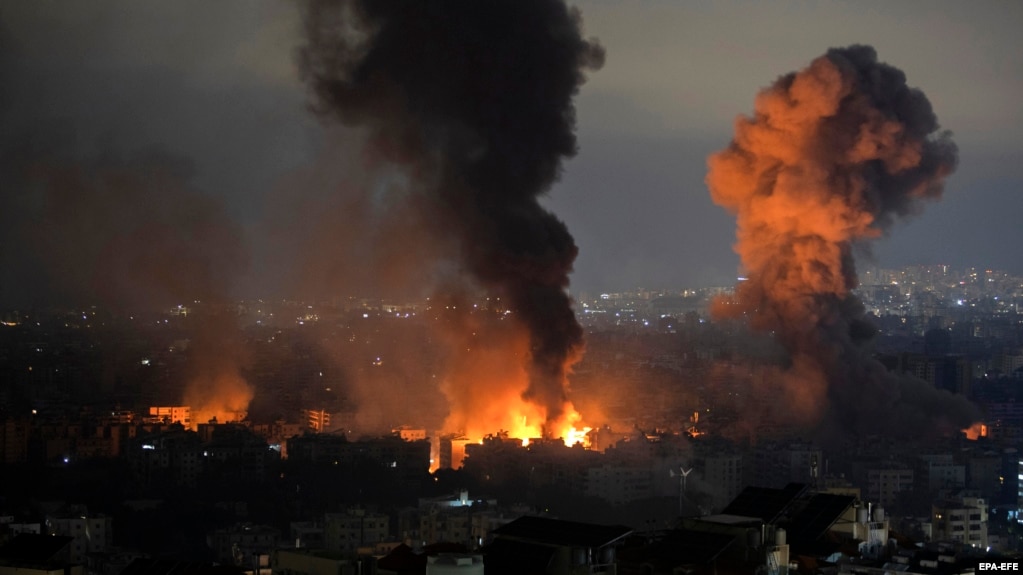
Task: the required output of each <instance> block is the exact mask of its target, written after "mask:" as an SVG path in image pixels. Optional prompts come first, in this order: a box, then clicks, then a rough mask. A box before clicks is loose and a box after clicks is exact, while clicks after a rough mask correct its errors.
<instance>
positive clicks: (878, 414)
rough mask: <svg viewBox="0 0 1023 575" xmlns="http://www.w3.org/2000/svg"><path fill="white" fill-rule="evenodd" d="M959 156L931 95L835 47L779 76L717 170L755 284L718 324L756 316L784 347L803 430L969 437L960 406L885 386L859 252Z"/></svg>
mask: <svg viewBox="0 0 1023 575" xmlns="http://www.w3.org/2000/svg"><path fill="white" fill-rule="evenodd" d="M956 155H957V150H956V146H955V145H954V144H953V142H952V141H951V139H950V134H949V133H947V132H943V131H941V130H940V128H939V125H938V121H937V118H936V117H935V115H934V112H933V111H932V109H931V104H930V102H929V101H928V100H927V98H926V97H925V96H924V94H923V93H922V92H920V91H919V90H917V89H914V88H910V87H909V86H907V85H906V78H905V75H904V74H903V73H902V72H901V71H900V70H898V69H896V68H893V67H892V66H889V65H887V64H884V63H880V62H878V60H877V55H876V53H875V51H874V49H873V48H871V47H868V46H852V47H849V48H844V49H832V50H829V51H828V52H827V54H825V55H824V56H822V57H820V58H817V59H816V60H814V61H813V63H812V64H810V66H809V67H808V68H806V69H805V70H802V71H800V72H798V73H791V74H788V75H786V76H783V77H781V78H779V79H778V80H777V81H776V82H775V83H774V84H773V85H772V86H770V87H769V88H767V89H765V90H763V91H762V92H761V93H760V94H759V95H758V96H757V98H756V102H755V106H754V113H753V116H752V117H740V118H739V119H738V120H737V121H736V125H735V137H734V139H733V140H732V142H731V143H730V145H729V146H728V148H727V149H725V150H723V151H721V152H719V153H717V154H715V155H713V156H712V157H711V158H710V160H709V167H710V171H709V174H708V176H707V183H708V186H709V187H710V191H711V195H712V197H713V199H714V201H715V202H716V203H718V204H719V205H721V206H723V207H725V208H727V209H728V210H730V211H731V212H733V213H735V215H736V217H737V219H738V231H737V233H736V236H737V242H736V244H735V250H736V251H737V252H738V254H739V255H740V257H741V260H742V265H743V267H744V268H745V272H746V275H747V276H748V279H747V280H746V281H744V282H741V283H740V284H739V285H738V286H737V288H736V294H735V297H734V298H733V299H731V300H729V301H722V302H718V305H717V309H716V312H718V314H719V315H724V316H732V317H741V316H746V317H748V318H749V321H750V323H751V324H752V326H753V327H754V328H755V329H757V330H760V331H764V332H772V333H774V334H775V336H776V337H777V339H778V340H779V341H780V342H781V343H782V344H783V345H784V346H785V348H786V349H787V350H788V352H789V354H790V357H791V364H790V365H789V367H788V369H787V370H786V371H785V373H784V375H783V377H782V379H783V389H782V391H783V393H784V395H785V397H786V399H787V400H788V402H789V404H790V405H791V406H792V407H794V408H795V409H796V412H797V414H799V415H801V416H802V421H803V422H804V423H815V422H817V421H820V420H821V419H822V418H823V420H824V421H825V422H826V423H828V424H838V425H839V426H840V428H841V429H842V430H844V431H845V432H857V433H871V432H882V431H897V430H902V431H919V430H923V429H933V428H934V427H935V426H938V427H941V426H942V424H944V426H945V427H950V426H954V427H955V428H962V427H967V426H968V425H969V424H970V423H971V420H972V419H973V418H974V417H975V416H976V414H975V412H974V409H973V408H972V406H971V405H970V404H969V402H967V401H966V400H965V399H963V398H962V397H958V396H953V395H951V394H948V393H946V392H943V391H937V390H935V389H933V388H931V387H929V386H927V385H926V384H924V383H923V382H920V381H910V380H905V379H900V378H896V377H894V376H891V375H889V374H888V373H887V372H886V371H885V369H884V368H883V366H882V365H881V364H880V363H878V362H877V361H875V360H873V359H871V358H870V357H869V355H868V352H867V349H866V348H865V344H866V343H867V342H868V341H869V340H870V338H871V337H872V335H873V333H874V331H873V328H872V327H871V326H869V324H868V323H866V321H865V319H864V310H863V307H862V305H861V303H860V301H859V300H858V299H857V298H856V297H855V296H854V295H853V294H852V293H851V290H852V289H854V288H855V287H856V286H857V277H856V270H855V267H854V261H853V251H854V248H855V247H857V246H859V245H861V242H864V241H865V240H869V239H872V238H876V237H879V236H881V235H883V233H884V232H885V230H886V229H887V228H888V226H889V225H890V224H891V223H892V222H893V220H894V219H896V218H897V217H901V216H906V215H909V214H912V213H914V212H916V211H917V210H919V208H920V206H921V203H922V201H923V200H928V199H937V198H939V197H940V195H941V193H942V187H943V182H944V179H945V178H946V177H947V176H948V175H949V174H950V173H952V171H953V170H954V169H955V167H956Z"/></svg>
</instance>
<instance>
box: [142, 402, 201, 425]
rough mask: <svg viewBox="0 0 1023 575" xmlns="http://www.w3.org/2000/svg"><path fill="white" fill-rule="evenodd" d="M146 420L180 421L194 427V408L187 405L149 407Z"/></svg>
mask: <svg viewBox="0 0 1023 575" xmlns="http://www.w3.org/2000/svg"><path fill="white" fill-rule="evenodd" d="M145 420H146V421H152V422H154V423H180V424H181V425H184V426H185V427H192V408H191V407H189V406H187V405H175V406H153V407H150V408H149V417H147V418H145Z"/></svg>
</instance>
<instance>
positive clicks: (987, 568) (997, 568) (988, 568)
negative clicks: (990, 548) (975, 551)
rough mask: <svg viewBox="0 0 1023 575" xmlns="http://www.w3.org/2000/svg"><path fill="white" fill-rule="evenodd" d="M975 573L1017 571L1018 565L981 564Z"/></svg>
mask: <svg viewBox="0 0 1023 575" xmlns="http://www.w3.org/2000/svg"><path fill="white" fill-rule="evenodd" d="M977 571H1019V563H981V564H979V565H977Z"/></svg>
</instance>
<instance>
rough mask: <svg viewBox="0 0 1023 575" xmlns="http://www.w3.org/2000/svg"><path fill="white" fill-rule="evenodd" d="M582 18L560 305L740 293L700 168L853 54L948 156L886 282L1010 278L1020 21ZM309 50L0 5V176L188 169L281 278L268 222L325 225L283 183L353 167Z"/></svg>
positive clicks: (137, 15) (50, 7) (24, 277)
mask: <svg viewBox="0 0 1023 575" xmlns="http://www.w3.org/2000/svg"><path fill="white" fill-rule="evenodd" d="M573 4H574V5H575V6H577V7H578V8H579V10H580V11H581V13H582V17H583V22H584V34H585V35H586V36H587V37H593V38H596V39H597V40H598V41H599V43H600V44H601V45H602V46H603V47H604V48H605V50H606V60H605V63H604V65H603V67H602V68H601V69H600V70H597V71H591V72H587V77H588V81H587V82H586V83H585V84H584V85H583V86H582V88H581V90H580V93H579V95H578V97H577V99H576V105H577V133H578V138H579V141H578V143H579V153H578V155H577V156H576V157H575V158H572V159H569V160H568V161H567V162H566V163H565V169H564V173H563V175H562V177H561V181H560V182H558V183H557V184H555V186H554V187H553V188H552V189H551V191H550V194H549V197H548V199H547V200H546V205H547V206H548V207H549V208H550V209H551V210H553V211H554V212H555V213H556V214H557V215H558V216H559V217H561V218H562V219H563V220H564V221H565V222H566V224H567V225H568V228H569V230H570V232H571V233H572V234H573V235H574V236H575V239H576V243H577V244H578V246H579V257H578V259H577V261H576V266H575V270H576V271H575V273H574V274H573V276H572V288H571V289H572V291H573V292H577V291H588V292H590V293H593V292H594V291H603V290H615V289H629V288H632V287H637V286H643V287H654V288H668V287H679V288H681V287H699V286H707V285H728V284H731V283H732V282H733V281H734V278H735V276H736V275H737V273H738V271H739V270H738V257H737V256H736V255H735V254H734V253H733V251H732V247H731V246H732V243H733V238H734V233H735V224H734V219H733V218H732V216H730V215H729V214H727V213H726V212H725V211H724V210H722V209H721V208H719V207H717V206H715V205H713V203H712V202H711V200H710V195H709V193H708V190H707V186H706V185H705V183H704V178H705V177H706V174H707V167H706V161H707V157H708V156H709V155H710V154H712V153H714V152H716V151H718V150H720V149H721V148H723V147H725V146H726V145H727V143H728V141H729V139H730V138H731V134H732V131H733V123H734V120H735V118H736V116H738V115H740V114H747V113H749V112H750V111H751V110H752V106H753V100H754V97H755V95H756V93H757V91H758V90H760V89H762V88H764V87H766V86H768V85H769V84H771V83H772V82H773V81H774V80H775V79H776V78H777V77H778V76H780V75H783V74H786V73H788V72H792V71H795V70H798V69H801V68H803V67H805V66H807V65H808V64H809V63H810V62H811V61H812V60H813V59H814V58H816V57H818V56H820V55H822V54H823V53H824V52H825V51H827V49H828V48H831V47H844V46H848V45H851V44H868V45H871V46H873V47H874V48H875V49H876V50H877V53H878V57H879V59H880V60H881V61H883V62H887V63H889V64H891V65H892V66H895V67H897V68H899V69H901V70H903V71H904V72H905V73H906V76H907V79H908V83H909V85H911V86H915V87H917V88H919V89H921V90H922V91H923V92H924V93H925V94H926V95H927V97H928V98H929V99H930V101H931V104H932V105H933V108H934V111H935V113H936V114H937V116H938V119H939V122H940V123H941V125H942V127H943V128H945V129H948V130H951V131H952V132H953V134H954V140H955V142H956V144H957V145H958V147H959V168H958V170H957V171H956V173H955V174H953V175H952V177H951V178H950V179H949V180H948V182H947V185H946V189H945V195H944V199H942V200H941V201H940V202H931V203H929V204H928V205H926V206H925V208H924V210H923V211H922V213H920V214H918V215H916V216H914V217H912V218H910V219H909V220H907V221H905V222H901V223H899V224H897V225H896V226H894V228H893V230H892V233H891V235H890V237H888V238H884V239H881V240H878V241H877V242H875V244H874V246H873V252H874V255H875V257H876V260H877V263H878V265H882V266H900V265H906V264H917V263H919V264H938V263H947V264H951V265H953V266H960V267H961V266H978V267H986V268H995V269H1003V270H1007V271H1010V272H1014V273H1023V256H1021V255H1020V249H1021V246H1023V35H1021V34H1020V33H1019V30H1021V29H1023V4H1021V3H1017V2H1003V1H992V2H937V1H926V2H925V1H920V2H910V1H901V2H819V3H813V2H796V1H775V2H676V1H646V0H635V1H623V0H614V1H612V0H588V1H580V2H574V3H573ZM301 43H302V37H301V27H300V16H299V11H298V9H297V5H296V4H294V3H291V2H283V1H281V2H268V1H261V2H251V1H248V0H244V1H217V2H206V1H173V2H157V1H132V2H129V1H119V2H110V1H93V2H83V3H58V2H47V1H33V2H17V1H7V0H0V86H3V89H2V92H0V136H2V141H0V152H2V156H0V160H2V162H0V168H2V169H3V170H6V171H7V172H8V173H9V172H11V171H12V169H13V170H15V171H16V170H17V169H18V168H19V167H21V166H20V164H19V162H22V161H23V158H22V155H19V154H18V153H17V151H18V150H21V149H22V148H23V147H24V145H25V144H24V142H28V141H31V142H33V144H32V145H33V146H36V147H42V148H47V149H49V148H59V149H60V150H62V153H66V154H69V155H72V156H76V157H96V156H101V155H104V154H114V155H123V156H132V155H133V154H135V153H136V151H137V150H140V149H149V148H154V147H155V148H158V149H160V150H162V151H163V152H165V153H168V154H171V155H173V156H177V157H181V158H186V159H188V160H190V161H191V163H192V169H193V172H192V174H193V175H192V176H191V180H190V182H189V183H190V186H191V187H192V188H194V189H195V190H198V191H199V192H202V193H204V194H208V195H210V196H212V197H213V198H216V199H219V200H221V201H222V202H223V206H224V210H225V213H226V215H227V216H228V217H229V218H230V219H232V220H233V221H235V222H237V223H238V225H239V226H240V229H242V230H243V231H244V235H246V236H248V243H249V245H250V247H251V248H252V254H253V255H252V256H250V257H249V260H250V261H249V262H248V265H249V272H248V274H249V276H250V277H252V278H263V277H266V276H268V275H269V276H272V275H274V274H275V273H278V270H277V268H276V267H274V266H276V265H278V264H271V263H267V261H266V260H265V258H264V256H263V255H262V254H263V253H264V252H266V251H273V248H272V246H269V247H268V244H272V240H271V239H267V238H268V236H267V235H266V234H265V233H264V232H263V231H262V230H264V229H265V227H264V226H266V225H267V221H269V220H274V219H283V220H286V221H290V222H292V224H293V225H301V222H302V220H301V217H296V216H290V217H289V216H287V215H282V214H280V213H279V212H280V211H281V209H282V206H287V205H290V200H289V198H292V197H294V198H296V202H295V203H298V204H302V205H303V206H304V208H303V209H305V210H307V212H310V213H315V212H317V211H321V210H325V209H329V208H327V207H323V208H318V207H316V206H315V202H314V201H313V200H312V199H310V198H314V197H315V194H306V193H303V192H302V191H299V190H295V189H293V187H294V183H293V182H295V181H296V180H295V174H296V173H304V171H308V170H310V169H311V168H310V167H309V166H310V165H312V164H314V163H315V162H317V161H323V160H322V158H323V157H324V154H323V151H322V150H323V147H324V146H325V145H326V144H325V143H326V142H330V143H331V150H333V153H331V154H326V156H327V157H329V158H333V159H332V160H330V161H332V162H335V163H336V165H337V169H339V170H342V171H343V170H345V169H347V168H346V166H348V167H351V166H358V164H359V161H360V160H359V158H360V157H361V156H360V154H359V150H358V146H357V145H356V144H352V143H350V142H352V141H354V138H353V137H350V135H348V134H345V133H339V132H337V131H334V132H333V133H332V134H331V135H330V136H329V137H327V136H325V134H324V129H323V125H324V124H323V122H322V121H321V120H320V119H318V118H316V117H314V116H313V115H312V114H311V113H310V112H309V111H308V109H307V107H306V104H307V101H308V98H307V94H306V89H305V86H304V85H303V84H302V83H301V81H300V79H299V76H298V73H297V69H296V65H295V52H296V48H297V47H298V46H299V45H300V44H301ZM318 159H319V160H318ZM352 169H353V170H354V169H356V168H352ZM17 181H18V180H17V178H6V177H5V178H4V179H0V184H2V185H3V186H4V189H3V190H2V194H3V196H4V197H3V198H0V210H2V211H3V212H6V213H0V224H2V225H3V226H4V227H5V228H6V229H7V231H5V232H3V233H2V235H0V240H2V242H3V244H2V245H0V264H3V270H2V271H0V283H2V284H5V285H7V286H11V285H19V284H20V285H22V287H21V288H20V290H21V291H22V292H24V291H30V290H32V289H33V286H34V282H37V281H43V280H41V279H38V278H37V277H36V276H34V275H32V272H31V270H33V269H35V270H36V271H38V268H39V267H40V266H45V265H46V264H34V265H29V264H25V260H26V257H27V256H25V255H24V252H25V250H23V249H21V247H20V246H19V245H18V242H23V241H26V239H25V236H24V235H19V233H21V232H12V231H10V229H11V226H10V224H11V222H13V221H15V220H16V219H18V218H19V217H20V216H21V210H29V211H31V210H32V209H33V206H34V204H33V201H32V200H31V199H30V197H29V196H30V194H27V193H26V192H24V191H23V190H17V189H13V188H11V186H12V185H14V184H12V182H14V183H16V182H17ZM299 181H304V180H302V178H299ZM289 182H290V183H289ZM13 198H17V199H13ZM310 204H313V205H312V207H310ZM82 229H83V230H85V231H83V232H82V233H88V226H85V227H83V228H82ZM277 229H278V233H280V226H278V228H277ZM22 231H24V230H22ZM253 236H258V237H260V238H262V239H260V240H257V239H253ZM275 237H276V236H275ZM29 251H30V250H29ZM865 265H867V264H866V262H865V261H864V260H860V266H861V268H862V267H863V266H865ZM26 270H29V271H26ZM252 281H253V282H255V283H258V282H259V281H260V280H259V279H253V280H252ZM248 287H249V290H250V292H251V291H259V290H258V289H255V290H253V289H252V285H249V286H248ZM7 289H8V291H7V292H4V296H5V297H15V296H16V295H17V293H16V292H18V290H17V289H11V288H9V287H8V288H7ZM245 295H257V294H252V293H246V294H245ZM12 301H13V300H12ZM2 304H6V302H2V301H0V305H2Z"/></svg>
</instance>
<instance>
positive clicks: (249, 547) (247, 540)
mask: <svg viewBox="0 0 1023 575" xmlns="http://www.w3.org/2000/svg"><path fill="white" fill-rule="evenodd" d="M210 540H211V543H212V547H213V552H214V553H215V554H216V561H217V562H218V563H220V564H222V565H237V566H240V567H245V568H251V567H253V566H259V567H264V566H265V565H263V563H266V559H267V558H269V557H270V553H271V552H272V551H273V550H274V549H276V548H277V547H279V546H280V544H281V532H280V531H278V530H277V529H274V528H273V527H268V526H265V525H253V524H251V523H236V524H235V525H232V526H231V527H227V528H225V529H217V530H216V531H214V532H213V533H212V535H211V537H210Z"/></svg>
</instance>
